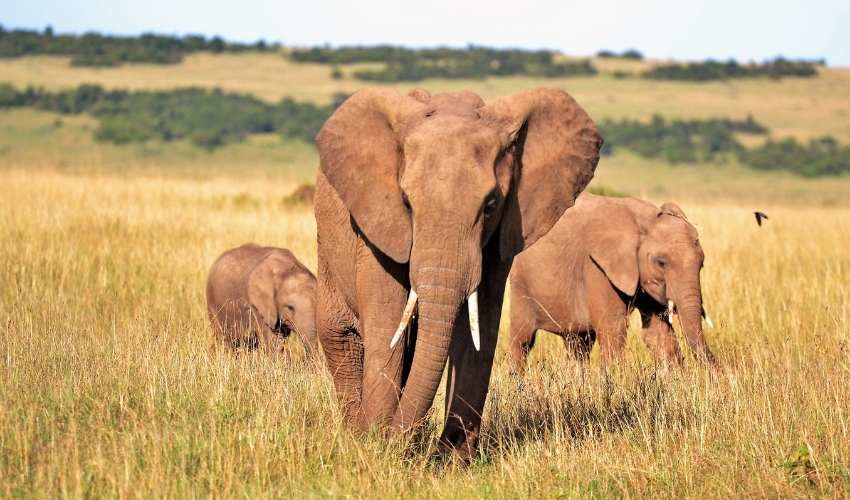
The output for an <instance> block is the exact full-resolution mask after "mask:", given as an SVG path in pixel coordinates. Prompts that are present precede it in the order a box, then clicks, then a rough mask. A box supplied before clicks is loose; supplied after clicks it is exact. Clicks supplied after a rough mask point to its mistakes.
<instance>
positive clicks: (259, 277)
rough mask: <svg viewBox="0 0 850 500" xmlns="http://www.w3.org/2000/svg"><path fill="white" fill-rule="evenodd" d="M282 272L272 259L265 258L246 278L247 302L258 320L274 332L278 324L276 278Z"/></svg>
mask: <svg viewBox="0 0 850 500" xmlns="http://www.w3.org/2000/svg"><path fill="white" fill-rule="evenodd" d="M281 272H282V269H280V266H279V264H278V263H276V262H275V260H274V259H273V258H270V257H266V258H265V259H263V261H262V262H261V263H260V265H258V266H257V267H256V268H254V270H253V271H251V274H250V275H249V276H248V302H249V303H250V304H251V308H252V309H253V310H254V312H255V314H257V315H258V316H259V318H258V319H259V320H260V321H261V322H262V323H263V324H264V325H266V326H267V327H269V328H270V329H272V330H274V329H275V326H277V322H278V308H277V299H276V298H275V290H276V287H277V277H278V275H279V274H280V273H281Z"/></svg>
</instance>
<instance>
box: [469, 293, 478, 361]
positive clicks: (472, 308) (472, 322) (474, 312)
mask: <svg viewBox="0 0 850 500" xmlns="http://www.w3.org/2000/svg"><path fill="white" fill-rule="evenodd" d="M467 306H468V307H469V329H470V331H471V333H472V345H474V346H475V350H476V351H480V350H481V331H480V328H479V322H478V290H475V291H474V292H472V294H471V295H470V296H469V298H468V299H467Z"/></svg>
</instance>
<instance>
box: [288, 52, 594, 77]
mask: <svg viewBox="0 0 850 500" xmlns="http://www.w3.org/2000/svg"><path fill="white" fill-rule="evenodd" d="M289 57H290V59H292V60H293V61H295V62H312V63H321V64H330V65H333V66H337V65H340V64H352V63H366V62H381V63H384V67H383V68H380V69H364V70H359V71H355V72H354V75H353V76H354V77H355V78H357V79H359V80H364V81H373V82H414V81H420V80H424V79H426V78H446V79H480V78H486V77H488V76H511V75H529V76H541V77H564V76H589V75H595V74H596V73H597V70H596V68H595V67H594V66H593V65H592V64H591V63H590V61H586V60H585V61H558V60H557V53H556V52H554V51H550V50H521V49H494V48H490V47H479V46H474V45H470V46H469V47H466V48H451V47H437V48H425V49H409V48H405V47H396V46H392V45H378V46H373V47H356V46H355V47H339V48H330V47H313V48H308V49H296V50H293V51H292V52H290V54H289Z"/></svg>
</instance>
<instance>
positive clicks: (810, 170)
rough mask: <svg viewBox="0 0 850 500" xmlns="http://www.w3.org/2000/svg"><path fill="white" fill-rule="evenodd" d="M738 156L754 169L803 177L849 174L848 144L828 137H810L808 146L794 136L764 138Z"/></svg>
mask: <svg viewBox="0 0 850 500" xmlns="http://www.w3.org/2000/svg"><path fill="white" fill-rule="evenodd" d="M741 159H742V160H743V161H744V162H745V163H746V164H747V165H749V166H751V167H752V168H755V169H758V170H785V171H791V172H794V173H797V174H800V175H803V176H805V177H819V176H826V175H847V174H850V147H848V146H841V145H840V144H838V142H836V140H835V139H833V138H832V137H821V138H819V139H814V140H811V141H809V144H808V145H803V144H800V143H798V142H797V141H796V140H794V139H784V140H781V141H778V142H774V141H768V142H767V143H766V144H764V145H763V146H761V147H758V148H755V149H751V150H749V151H746V152H745V153H744V154H743V155H742V158H741Z"/></svg>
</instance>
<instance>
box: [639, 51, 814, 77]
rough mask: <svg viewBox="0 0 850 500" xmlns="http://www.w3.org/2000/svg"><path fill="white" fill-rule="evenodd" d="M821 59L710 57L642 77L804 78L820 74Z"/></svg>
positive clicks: (650, 72) (653, 70)
mask: <svg viewBox="0 0 850 500" xmlns="http://www.w3.org/2000/svg"><path fill="white" fill-rule="evenodd" d="M819 62H822V61H790V60H788V59H784V58H781V57H778V58H776V59H774V60H772V61H766V62H764V63H762V64H747V65H742V64H738V62H736V61H735V60H732V59H730V60H729V61H726V62H718V61H713V60H710V59H709V60H708V61H704V62H694V63H686V64H665V65H661V66H656V67H654V68H652V69H650V70H647V71H646V72H644V73H643V77H644V78H651V79H654V80H687V81H697V82H701V81H710V80H728V79H733V78H757V77H769V78H774V79H780V78H784V77H804V78H805V77H814V76H817V74H818V72H817V68H816V65H817V64H818V63H819Z"/></svg>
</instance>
